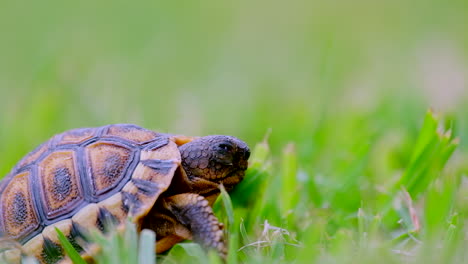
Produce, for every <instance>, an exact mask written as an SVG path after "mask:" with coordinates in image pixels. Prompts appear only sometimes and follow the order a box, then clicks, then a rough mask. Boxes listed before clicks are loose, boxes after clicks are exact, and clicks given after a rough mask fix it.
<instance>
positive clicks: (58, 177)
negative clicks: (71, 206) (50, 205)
mask: <svg viewBox="0 0 468 264" xmlns="http://www.w3.org/2000/svg"><path fill="white" fill-rule="evenodd" d="M72 185H73V183H72V179H71V174H70V171H69V170H68V168H65V167H61V168H56V169H55V172H54V183H53V189H52V195H53V196H54V199H55V200H57V201H63V200H64V199H65V198H67V196H68V195H69V194H70V192H71V191H72Z"/></svg>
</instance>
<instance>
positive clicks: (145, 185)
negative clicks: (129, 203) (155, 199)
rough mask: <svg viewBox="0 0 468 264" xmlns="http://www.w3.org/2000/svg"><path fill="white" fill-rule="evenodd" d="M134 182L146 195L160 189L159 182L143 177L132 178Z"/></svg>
mask: <svg viewBox="0 0 468 264" xmlns="http://www.w3.org/2000/svg"><path fill="white" fill-rule="evenodd" d="M132 183H133V184H134V185H135V186H136V187H137V188H138V190H140V192H141V193H143V194H144V195H146V196H151V195H153V194H155V193H157V192H158V191H159V187H158V184H157V183H155V182H151V181H147V180H142V179H132Z"/></svg>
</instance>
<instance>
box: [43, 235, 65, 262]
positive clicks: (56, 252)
mask: <svg viewBox="0 0 468 264" xmlns="http://www.w3.org/2000/svg"><path fill="white" fill-rule="evenodd" d="M41 257H42V260H43V261H44V262H45V263H56V262H58V261H59V260H61V259H62V258H63V251H62V248H61V247H60V245H57V244H55V243H54V242H53V241H52V240H50V239H48V238H46V237H44V244H43V245H42V253H41Z"/></svg>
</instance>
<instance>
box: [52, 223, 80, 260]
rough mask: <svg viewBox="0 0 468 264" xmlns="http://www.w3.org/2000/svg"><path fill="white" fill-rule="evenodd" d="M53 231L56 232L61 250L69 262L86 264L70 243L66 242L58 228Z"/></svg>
mask: <svg viewBox="0 0 468 264" xmlns="http://www.w3.org/2000/svg"><path fill="white" fill-rule="evenodd" d="M55 231H56V232H57V236H58V239H59V240H60V243H61V244H62V246H63V249H64V250H65V252H66V253H67V255H68V256H69V257H70V259H71V261H72V262H73V263H74V264H86V261H85V260H84V259H83V258H82V257H81V255H80V253H78V252H77V251H76V249H75V248H74V247H73V245H72V244H71V243H70V241H68V239H67V238H66V237H65V236H64V235H63V233H62V231H60V229H58V228H55Z"/></svg>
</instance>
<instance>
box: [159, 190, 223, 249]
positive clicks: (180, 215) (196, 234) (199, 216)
mask: <svg viewBox="0 0 468 264" xmlns="http://www.w3.org/2000/svg"><path fill="white" fill-rule="evenodd" d="M164 206H165V207H166V208H167V209H168V210H169V211H170V212H171V213H172V214H173V215H174V216H175V218H176V219H177V222H179V223H180V224H182V225H183V226H184V227H185V228H187V229H188V230H189V231H190V233H191V236H192V239H193V240H194V241H195V242H197V243H199V244H201V245H202V246H203V247H205V248H212V249H215V250H217V251H218V252H219V253H220V254H221V256H222V257H223V258H224V257H226V254H227V249H226V243H225V241H224V237H223V230H222V229H223V224H221V223H220V222H219V221H218V219H217V218H216V216H215V215H214V214H213V210H212V209H211V207H210V205H209V202H208V201H207V200H206V199H205V198H204V197H203V196H201V195H198V194H194V193H183V194H177V195H174V196H170V197H167V198H164ZM175 231H176V232H175V233H176V234H177V233H179V232H180V231H182V230H180V228H179V230H175ZM177 231H179V232H177Z"/></svg>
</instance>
